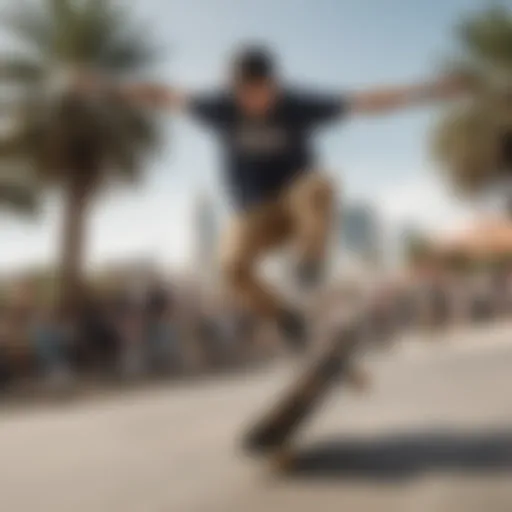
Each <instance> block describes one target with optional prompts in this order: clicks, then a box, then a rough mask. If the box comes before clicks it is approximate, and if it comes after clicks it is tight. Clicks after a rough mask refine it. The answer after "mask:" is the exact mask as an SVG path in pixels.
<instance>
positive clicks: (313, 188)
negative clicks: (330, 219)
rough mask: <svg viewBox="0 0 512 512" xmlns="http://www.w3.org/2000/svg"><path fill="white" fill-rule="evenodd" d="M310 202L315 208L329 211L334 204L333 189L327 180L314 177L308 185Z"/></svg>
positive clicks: (321, 177) (320, 176)
mask: <svg viewBox="0 0 512 512" xmlns="http://www.w3.org/2000/svg"><path fill="white" fill-rule="evenodd" d="M309 194H310V201H311V202H312V203H313V205H314V206H315V207H317V208H325V209H330V208H331V207H332V204H333V202H334V187H333V185H332V182H331V180H330V179H329V178H327V177H326V176H323V175H316V176H314V178H313V179H312V181H311V185H310V190H309Z"/></svg>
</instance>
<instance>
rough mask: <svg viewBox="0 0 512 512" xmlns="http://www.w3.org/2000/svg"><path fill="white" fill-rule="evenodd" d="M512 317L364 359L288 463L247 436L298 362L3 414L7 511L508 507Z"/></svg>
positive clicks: (1, 468)
mask: <svg viewBox="0 0 512 512" xmlns="http://www.w3.org/2000/svg"><path fill="white" fill-rule="evenodd" d="M511 332H512V329H511V327H510V326H509V325H508V326H499V327H496V326H495V327H492V328H490V327H488V328H482V329H479V330H472V331H464V330H461V331H454V332H452V333H451V334H450V336H444V337H442V338H439V336H430V338H431V339H430V338H429V339H423V340H422V341H419V340H415V341H414V342H413V341H411V343H409V344H408V343H406V341H404V342H403V343H401V344H399V345H398V346H397V348H396V349H394V350H392V351H391V352H389V353H385V354H380V355H373V356H372V357H371V360H370V359H369V360H368V361H367V365H368V367H369V368H370V369H371V375H372V376H373V378H374V387H373V389H372V390H371V392H369V393H368V394H365V395H357V394H353V393H351V392H350V391H349V390H347V389H344V388H343V387H341V386H339V387H337V388H336V389H335V390H334V393H333V394H332V396H331V397H330V399H329V400H328V401H327V403H326V404H325V406H324V408H323V409H321V410H320V411H318V414H317V415H316V416H315V417H314V418H312V421H311V422H310V423H309V424H308V425H307V428H306V429H305V430H304V432H303V434H302V436H301V438H300V442H299V443H298V445H297V446H298V454H297V457H298V460H297V464H296V468H295V470H294V471H292V472H290V473H289V474H287V475H281V476H279V475H277V474H275V473H272V471H270V469H269V468H268V466H266V465H265V464H262V463H259V462H257V461H253V460H250V459H247V458H245V457H244V456H243V455H242V454H240V453H239V452H238V451H237V444H236V442H237V438H238V436H239V434H240V433H241V432H242V431H243V429H244V428H245V426H246V424H247V422H248V421H250V420H251V418H253V417H255V416H256V415H257V414H258V411H260V410H264V409H265V406H268V404H269V401H271V399H272V397H275V396H276V393H278V392H279V390H280V389H282V388H283V387H284V386H285V385H286V384H287V383H289V382H290V379H291V378H292V376H293V374H294V373H293V372H294V371H295V370H296V368H295V369H294V368H290V367H287V368H285V367H283V365H282V364H280V365H276V366H274V367H273V368H268V369H267V370H259V371H258V372H253V373H251V374H247V375H245V376H237V377H226V378H224V379H217V380H211V381H208V382H201V383H198V384H196V385H193V384H192V385H191V384H187V385H176V384H174V385H168V386H166V387H160V388H158V389H151V390H148V389H146V390H142V391H139V392H130V393H127V394H125V395H122V396H110V397H96V398H95V399H90V400H87V401H82V402H77V403H75V404H71V405H67V406H62V405H61V406H55V407H52V408H45V409H36V408H30V409H26V410H16V411H4V412H3V413H0V460H1V463H0V510H1V511H6V512H11V511H12V512H25V511H26V512H29V511H30V512H32V511H35V510H37V511H38V512H46V511H48V512H82V511H84V512H85V511H86V512H118V511H119V512H121V511H122V512H164V511H166V512H189V511H191V512H195V511H198V512H202V511H204V512H217V511H218V512H253V511H265V512H274V511H276V512H277V511H295V512H302V511H311V510H316V509H318V510H322V512H329V511H333V512H338V511H340V510H347V511H350V512H358V511H365V512H371V511H373V510H379V512H386V511H390V512H402V511H404V512H427V511H429V512H430V511H436V512H444V511H446V512H448V511H449V512H458V511H460V512H482V511H485V512H487V511H488V512H491V511H492V512H501V511H503V512H510V510H512V393H511V390H512V339H509V338H510V333H511Z"/></svg>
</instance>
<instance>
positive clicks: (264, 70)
mask: <svg viewBox="0 0 512 512" xmlns="http://www.w3.org/2000/svg"><path fill="white" fill-rule="evenodd" d="M233 71H234V76H235V80H236V81H238V82H242V83H244V82H245V83H247V82H258V81H261V80H267V79H269V78H273V77H274V74H275V62H274V56H273V55H272V53H271V52H270V51H269V50H268V49H267V48H265V47H263V46H250V47H246V48H244V49H243V50H242V51H241V52H239V53H238V54H237V55H236V57H235V61H234V70H233Z"/></svg>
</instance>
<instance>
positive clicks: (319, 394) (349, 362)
mask: <svg viewBox="0 0 512 512" xmlns="http://www.w3.org/2000/svg"><path fill="white" fill-rule="evenodd" d="M363 339H364V329H363V328H362V323H361V322H360V321H359V320H358V319H352V320H351V321H350V322H349V323H348V324H347V325H345V326H344V327H343V328H341V330H339V331H337V332H336V333H335V334H334V336H333V337H332V340H331V342H330V343H329V344H328V346H327V347H325V350H323V351H322V352H321V353H320V355H319V356H318V357H317V358H316V359H315V361H314V362H313V364H312V365H310V366H309V367H307V368H306V371H305V372H304V373H302V374H301V376H300V378H299V379H298V382H295V383H294V384H293V385H292V386H291V388H290V389H288V390H287V392H286V393H285V395H284V397H283V398H282V399H281V400H279V401H278V402H277V403H276V404H274V406H273V407H272V408H271V410H270V411H269V412H268V413H267V414H264V416H263V418H262V419H261V420H259V421H257V422H256V423H255V425H254V426H253V427H252V428H250V429H249V431H248V432H246V433H245V436H244V437H243V449H244V451H245V452H246V453H247V454H249V455H251V456H261V457H266V458H270V459H274V460H275V461H276V462H277V463H278V465H279V466H282V465H286V464H287V463H288V459H289V455H290V453H289V451H287V450H288V448H289V441H290V440H291V439H292V437H293V436H294V434H295V433H296V432H297V431H298V430H299V428H300V427H301V426H302V425H303V423H304V421H305V420H307V418H308V417H309V416H310V415H311V414H312V412H313V411H314V409H315V407H317V406H319V405H320V403H321V402H322V399H324V398H325V397H326V396H327V394H328V391H329V390H330V388H331V387H333V385H334V384H335V383H338V382H339V381H340V380H346V379H350V378H351V377H352V376H353V373H352V369H353V367H354V356H355V355H356V354H357V353H358V349H359V347H360V345H361V342H362V341H363ZM281 469H282V468H281Z"/></svg>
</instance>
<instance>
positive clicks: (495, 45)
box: [458, 6, 512, 70]
mask: <svg viewBox="0 0 512 512" xmlns="http://www.w3.org/2000/svg"><path fill="white" fill-rule="evenodd" d="M458 36H459V40H460V41H461V43H462V45H463V49H464V50H465V51H466V52H467V53H468V54H470V55H472V56H474V57H475V58H476V59H479V60H482V61H486V62H490V63H492V64H494V65H497V66H500V67H501V66H503V67H505V68H508V69H510V70H512V11H510V9H508V8H506V7H504V6H494V7H491V8H490V9H488V10H486V11H484V12H483V13H478V14H476V15H473V16H471V17H469V18H466V19H463V20H462V22H461V23H460V24H459V27H458Z"/></svg>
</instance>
